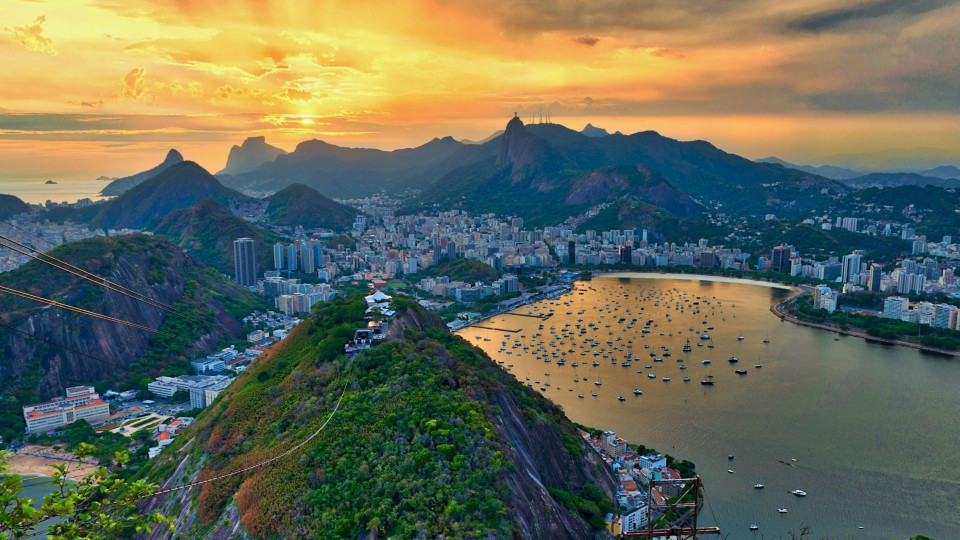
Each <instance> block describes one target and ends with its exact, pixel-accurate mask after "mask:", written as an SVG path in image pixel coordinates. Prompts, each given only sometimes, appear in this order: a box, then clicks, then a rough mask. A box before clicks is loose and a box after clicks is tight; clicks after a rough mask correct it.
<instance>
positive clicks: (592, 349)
mask: <svg viewBox="0 0 960 540" xmlns="http://www.w3.org/2000/svg"><path fill="white" fill-rule="evenodd" d="M580 287H581V288H579V289H578V288H574V289H573V290H572V291H571V293H572V294H571V295H570V296H568V297H566V298H563V297H561V298H559V299H553V300H550V301H546V302H540V303H538V304H532V305H530V306H528V309H527V311H526V312H525V313H520V312H513V313H512V314H507V315H503V316H500V317H499V318H496V317H495V318H494V319H493V320H492V322H493V323H494V324H495V325H497V326H501V325H502V326H507V325H509V324H510V323H513V324H514V325H515V324H516V319H514V318H511V317H510V315H514V316H517V315H519V316H524V317H537V318H539V319H540V321H539V324H538V327H537V330H536V331H532V330H531V331H529V333H524V330H523V329H520V330H516V331H513V332H511V333H505V334H503V340H502V341H501V342H500V348H499V349H497V351H496V352H497V353H498V354H501V355H506V356H513V357H514V358H517V359H520V358H532V359H534V360H541V361H543V362H544V363H547V364H549V363H554V364H555V365H556V366H561V367H562V366H566V365H568V363H569V365H570V366H571V367H572V368H573V369H574V377H573V382H574V385H576V384H579V383H581V382H587V381H588V380H589V379H595V380H594V384H595V386H596V388H595V389H594V391H593V392H591V395H592V396H593V397H598V396H599V395H600V391H599V390H600V388H599V387H600V386H601V385H602V383H601V381H600V378H599V376H597V377H588V376H586V375H582V376H581V375H580V374H578V373H577V372H576V369H577V368H578V367H588V366H589V367H592V368H596V367H598V366H600V365H601V362H604V363H605V362H606V361H607V360H609V362H610V365H614V366H616V365H619V366H620V367H623V368H631V367H634V364H639V363H640V362H641V361H642V359H643V358H644V356H643V354H646V355H647V356H648V357H649V358H648V359H647V361H648V362H651V363H649V364H644V365H643V367H642V368H640V369H635V371H636V374H638V375H643V374H645V375H646V377H647V379H649V380H656V379H658V378H659V379H660V380H661V381H662V382H664V383H669V382H670V381H671V380H672V377H671V376H669V375H660V376H659V377H658V375H657V374H656V373H655V372H654V371H653V370H654V366H655V365H656V364H658V363H664V362H666V359H668V358H670V359H675V361H676V364H677V365H678V368H679V369H680V370H681V371H684V370H687V369H688V365H687V363H686V361H685V360H684V358H683V356H682V355H683V354H684V353H692V352H693V350H694V346H696V347H707V348H714V340H713V339H712V338H711V336H710V334H709V332H710V331H712V330H714V327H713V326H711V324H712V323H711V322H710V317H716V316H719V317H720V318H721V320H726V316H725V315H724V313H723V302H722V301H721V300H717V299H716V297H712V298H707V297H706V296H698V295H691V294H689V293H688V292H686V291H681V290H679V289H676V288H674V289H669V290H660V289H655V288H653V287H651V288H649V289H648V290H641V291H640V292H639V294H638V293H637V292H636V291H631V290H629V289H626V288H622V289H621V290H620V291H617V292H619V293H620V295H621V296H622V300H621V299H617V300H611V301H608V302H605V303H604V304H603V305H600V304H599V303H598V304H595V305H590V304H588V302H587V301H586V299H579V298H577V297H576V296H573V294H576V295H580V296H582V295H584V294H585V293H586V292H587V291H589V290H592V291H596V289H594V288H593V287H590V286H586V287H584V286H582V285H581V286H580ZM602 292H609V291H602ZM611 298H613V297H611ZM651 304H652V305H651ZM735 306H736V305H735V304H732V305H731V307H735ZM652 308H657V309H652ZM647 309H649V310H650V312H651V315H654V317H659V318H661V319H662V318H663V317H664V315H665V318H666V321H665V326H669V327H670V328H669V329H667V328H665V329H663V330H661V329H660V323H658V322H657V320H656V319H655V318H653V317H649V316H647V317H644V315H645V313H644V311H645V310H647ZM574 310H577V311H576V312H575V311H574ZM561 311H565V312H566V315H568V316H569V317H567V319H568V320H567V321H566V322H563V323H561V322H560V321H559V319H560V317H557V320H554V319H552V317H553V316H554V315H559V314H560V312H561ZM588 312H589V315H588ZM654 312H658V313H657V314H654ZM574 314H576V316H577V318H576V321H575V322H574V320H573V315H574ZM588 316H589V317H590V318H592V319H594V320H593V321H585V320H584V317H588ZM732 316H733V317H736V315H732ZM681 317H683V318H686V319H690V318H693V319H695V320H694V324H696V321H698V320H699V321H700V324H701V325H702V328H701V329H700V330H697V329H696V328H695V326H690V327H689V328H688V329H687V330H686V331H687V332H690V334H691V336H692V337H693V338H694V339H695V341H694V342H691V341H692V340H691V338H686V339H685V342H684V343H683V345H682V347H681V351H682V352H681V353H678V355H677V356H676V357H675V358H674V357H673V354H674V351H671V350H670V347H669V346H668V345H669V344H674V345H675V342H676V339H674V335H675V334H676V336H678V337H681V336H682V335H683V333H684V330H682V329H675V328H674V327H675V326H676V325H668V324H666V323H672V322H673V320H674V318H677V319H680V318H681ZM701 318H702V320H700V319H701ZM490 322H491V321H488V322H485V324H489V323H490ZM550 322H555V323H556V324H553V325H550V326H549V328H546V326H547V325H548V324H550ZM678 322H679V321H678ZM635 329H639V334H638V333H637V330H635ZM655 334H659V336H661V337H664V338H665V339H664V340H662V341H661V344H654V343H653V342H654V341H657V340H656V339H655V338H654V339H648V338H651V337H654V336H655ZM475 339H476V340H478V341H481V340H482V341H484V342H487V341H490V337H486V336H483V335H477V336H475ZM744 339H746V337H745V336H744V335H743V334H742V333H740V334H739V335H738V336H737V341H738V342H739V341H743V340H744ZM764 341H765V342H769V340H768V339H765V340H764ZM663 342H666V343H667V344H662V343H663ZM641 345H642V348H643V349H645V350H644V351H643V352H642V353H641V352H640V347H641ZM729 361H730V364H731V365H733V364H735V363H737V362H738V359H737V357H736V356H731V357H730V358H729ZM498 363H499V364H500V365H501V366H502V367H504V369H506V370H507V371H511V370H512V368H513V364H507V363H506V361H504V360H500V361H498ZM701 363H702V365H704V366H709V365H710V364H711V361H710V359H708V358H704V359H703V360H701ZM637 367H640V366H637ZM754 367H755V368H756V369H759V368H761V367H762V365H761V364H760V363H759V362H758V363H757V364H755V366H754ZM658 371H659V370H658ZM734 373H736V374H737V375H746V374H747V370H746V369H744V368H737V369H736V370H734ZM679 379H680V380H682V381H683V382H684V383H689V382H691V381H692V378H691V377H689V376H685V375H682V376H680V377H679ZM523 382H524V384H526V385H527V386H530V387H536V388H539V389H540V391H541V392H546V391H547V390H548V388H552V389H554V390H562V389H563V387H562V386H561V385H553V386H551V382H550V380H549V378H548V375H544V378H543V379H542V380H541V379H538V378H536V377H533V379H532V380H531V377H526V378H525V380H524V381H523ZM700 384H701V385H703V386H714V385H715V384H716V381H715V380H714V376H713V374H709V373H708V374H705V375H704V376H703V378H702V380H700ZM567 391H568V392H573V391H575V387H574V386H570V387H568V388H567ZM633 395H634V396H642V395H643V391H642V390H641V389H640V388H639V387H636V388H634V389H633ZM577 397H578V398H581V399H582V398H584V397H585V396H584V393H582V392H581V393H578V394H577ZM617 400H618V401H621V402H623V401H626V397H625V396H624V395H622V394H621V395H618V396H617Z"/></svg>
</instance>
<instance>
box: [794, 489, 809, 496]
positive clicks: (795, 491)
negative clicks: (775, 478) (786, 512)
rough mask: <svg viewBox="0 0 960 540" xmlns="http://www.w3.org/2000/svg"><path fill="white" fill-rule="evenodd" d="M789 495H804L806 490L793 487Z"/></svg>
mask: <svg viewBox="0 0 960 540" xmlns="http://www.w3.org/2000/svg"><path fill="white" fill-rule="evenodd" d="M790 494H791V495H796V496H797V497H806V496H807V492H806V491H804V490H802V489H795V490H793V491H791V492H790Z"/></svg>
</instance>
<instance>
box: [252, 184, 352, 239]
mask: <svg viewBox="0 0 960 540" xmlns="http://www.w3.org/2000/svg"><path fill="white" fill-rule="evenodd" d="M266 201H267V205H268V206H267V215H268V216H269V218H270V221H271V222H272V223H273V224H275V225H288V226H291V227H293V226H296V225H300V226H302V227H304V228H305V229H332V230H336V231H342V230H345V229H349V228H350V227H351V226H352V225H353V221H354V218H355V217H356V216H357V215H359V214H360V213H361V212H359V211H357V210H354V209H352V208H349V207H347V206H344V205H342V204H340V203H338V202H337V201H334V200H333V199H330V198H328V197H324V196H323V195H322V194H320V192H318V191H317V190H315V189H312V188H309V187H307V186H305V185H303V184H291V185H289V186H287V187H285V188H283V189H282V190H280V191H278V192H276V193H274V194H273V195H271V196H269V197H267V199H266Z"/></svg>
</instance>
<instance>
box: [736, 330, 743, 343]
mask: <svg viewBox="0 0 960 540" xmlns="http://www.w3.org/2000/svg"><path fill="white" fill-rule="evenodd" d="M737 341H743V332H740V333H739V334H738V335H737Z"/></svg>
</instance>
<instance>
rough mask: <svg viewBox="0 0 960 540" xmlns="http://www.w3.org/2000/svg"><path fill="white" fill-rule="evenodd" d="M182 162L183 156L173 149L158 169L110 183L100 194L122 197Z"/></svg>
mask: <svg viewBox="0 0 960 540" xmlns="http://www.w3.org/2000/svg"><path fill="white" fill-rule="evenodd" d="M182 162H183V156H182V155H180V152H177V151H176V150H173V149H171V150H170V151H169V152H167V157H165V158H164V159H163V162H162V163H160V164H159V165H157V166H156V167H154V168H152V169H149V170H146V171H143V172H139V173H137V174H134V175H131V176H126V177H123V178H118V179H116V180H114V181H113V182H110V183H109V184H107V185H106V187H104V188H103V189H102V190H101V191H100V194H101V195H104V196H108V197H115V196H117V195H121V194H122V193H123V192H125V191H127V190H128V189H130V188H132V187H134V186H137V185H139V184H141V183H143V182H145V181H147V180H149V179H151V178H153V177H154V176H156V175H158V174H160V173H162V172H163V171H165V170H167V168H169V167H171V166H173V165H176V164H177V163H182Z"/></svg>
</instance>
